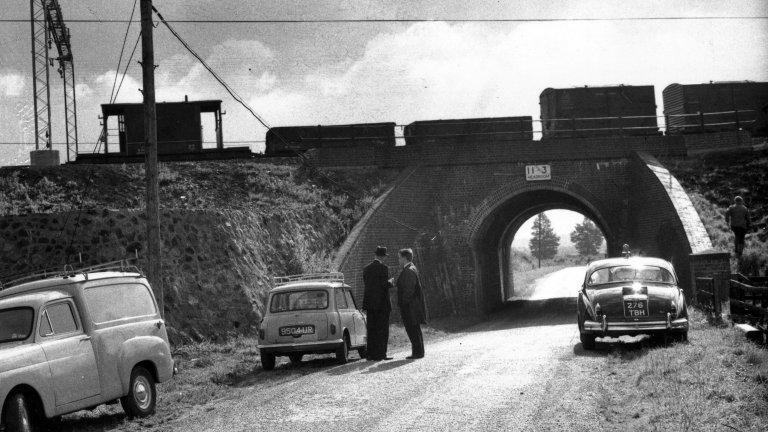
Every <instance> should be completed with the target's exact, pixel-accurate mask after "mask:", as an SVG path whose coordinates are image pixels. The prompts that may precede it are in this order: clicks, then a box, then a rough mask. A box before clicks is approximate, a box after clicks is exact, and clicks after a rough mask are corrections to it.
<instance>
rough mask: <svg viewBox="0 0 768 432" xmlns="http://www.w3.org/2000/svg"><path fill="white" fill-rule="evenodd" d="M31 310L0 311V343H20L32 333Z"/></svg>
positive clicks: (27, 308) (32, 313)
mask: <svg viewBox="0 0 768 432" xmlns="http://www.w3.org/2000/svg"><path fill="white" fill-rule="evenodd" d="M34 316H35V312H34V311H33V310H32V308H29V307H24V308H14V309H2V310H0V343H4V342H15V341H21V340H24V339H26V338H28V337H29V335H30V334H31V333H32V325H33V324H32V318H33V317H34Z"/></svg>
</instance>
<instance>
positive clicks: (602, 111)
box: [539, 85, 659, 138]
mask: <svg viewBox="0 0 768 432" xmlns="http://www.w3.org/2000/svg"><path fill="white" fill-rule="evenodd" d="M539 104H540V105H541V120H542V136H543V138H555V137H557V138H567V137H593V136H608V135H658V134H659V127H658V123H657V121H656V96H655V94H654V90H653V86H625V85H619V86H610V87H587V86H584V87H574V88H564V89H554V88H547V89H545V90H544V91H543V92H541V95H540V97H539Z"/></svg>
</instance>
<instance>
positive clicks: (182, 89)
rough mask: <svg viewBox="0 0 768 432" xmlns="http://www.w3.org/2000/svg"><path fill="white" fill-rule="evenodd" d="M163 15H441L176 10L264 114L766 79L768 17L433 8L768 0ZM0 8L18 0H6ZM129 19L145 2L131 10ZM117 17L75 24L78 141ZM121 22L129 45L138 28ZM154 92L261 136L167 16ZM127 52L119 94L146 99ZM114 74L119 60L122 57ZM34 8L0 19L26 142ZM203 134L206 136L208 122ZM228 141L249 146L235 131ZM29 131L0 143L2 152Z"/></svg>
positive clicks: (571, 6) (410, 113)
mask: <svg viewBox="0 0 768 432" xmlns="http://www.w3.org/2000/svg"><path fill="white" fill-rule="evenodd" d="M60 3H61V6H62V11H63V14H64V17H65V19H74V18H79V19H95V18H110V19H128V17H129V16H130V14H131V9H132V6H133V1H131V0H122V1H119V2H118V1H115V0H60ZM155 5H156V7H157V8H158V9H159V10H160V12H161V13H162V14H163V15H164V16H165V17H166V18H167V19H201V18H205V19H221V20H227V19H318V18H324V19H331V18H340V19H350V18H365V19H435V20H438V21H436V22H397V23H392V22H387V23H370V22H369V23H333V24H329V23H322V24H321V23H312V24H308V23H258V24H253V23H248V24H242V23H241V24H221V23H215V24H214V23H209V24H201V23H195V24H183V23H179V24H174V26H175V28H176V30H177V31H178V32H179V33H180V34H181V35H182V36H183V37H184V38H185V39H186V40H187V41H188V42H189V44H190V45H191V46H192V47H193V48H194V49H195V50H197V51H198V52H199V53H200V54H201V56H202V57H204V58H205V59H207V61H208V62H209V63H210V64H211V65H212V66H213V68H214V69H215V70H217V71H218V72H219V73H220V75H222V76H223V77H224V79H225V80H226V81H227V82H229V83H230V85H231V86H232V87H233V88H234V89H235V90H236V91H237V92H238V93H239V94H241V95H242V96H243V97H244V99H246V100H247V102H248V103H249V104H250V105H251V106H252V107H253V108H254V109H255V111H256V112H258V113H259V114H260V115H261V116H263V117H264V118H265V119H266V120H267V122H268V123H269V124H270V125H272V126H285V125H316V124H339V123H351V122H383V121H393V122H397V123H398V124H406V123H410V122H412V121H415V120H428V119H440V118H443V119H445V118H469V117H493V116H514V115H531V116H533V117H534V118H535V119H537V118H539V104H538V97H539V94H540V93H541V91H542V90H543V89H545V88H547V87H572V86H583V85H604V84H622V83H623V84H628V85H632V84H635V85H646V84H653V85H655V86H656V99H657V101H656V104H657V106H658V114H659V115H661V114H662V106H661V105H662V104H661V91H662V90H663V88H664V87H665V86H666V85H668V84H670V83H675V82H677V83H700V82H708V81H710V80H713V81H726V80H754V81H768V50H766V49H765V47H766V46H768V20H765V19H759V20H664V21H659V20H650V21H649V20H646V21H588V22H584V21H581V22H574V21H557V22H515V23H509V22H507V23H487V22H486V23H480V22H442V21H439V20H446V19H487V18H523V19H532V18H570V19H573V18H627V17H662V16H664V17H693V16H696V17H700V16H708V17H712V16H746V17H750V16H752V17H754V16H768V2H766V1H764V0H751V1H749V0H731V1H728V0H715V1H709V0H698V1H674V0H671V1H667V0H665V1H634V2H628V1H622V2H618V1H605V0H603V1H594V0H585V1H570V0H550V1H547V2H540V1H498V0H494V1H487V0H475V1H472V2H467V1H465V0H461V1H458V0H455V1H453V0H451V1H443V2H426V1H422V2H412V1H405V0H353V1H345V0H333V1H330V0H329V1H310V0H283V1H242V0H240V1H233V0H216V1H213V0H208V1H202V0H198V1H189V0H187V1H181V0H156V1H155ZM0 8H2V9H0V10H3V14H2V18H6V19H8V18H20V19H27V18H28V16H29V11H28V9H27V8H28V6H27V3H25V2H21V1H18V0H0ZM136 18H138V11H137V12H136ZM126 26H127V24H125V23H110V24H101V23H70V25H69V27H70V32H71V35H72V47H73V52H74V58H75V71H76V78H77V92H78V110H79V111H78V119H79V127H80V130H79V133H80V141H81V143H83V149H85V150H87V149H88V146H87V143H93V142H95V141H96V139H97V138H98V135H99V130H100V129H99V128H100V126H99V118H98V116H99V114H100V104H103V103H107V102H108V101H109V97H110V93H111V90H112V87H113V83H114V80H115V76H116V75H118V72H117V63H118V56H119V54H120V49H121V45H122V43H123V36H124V35H125V33H126ZM137 36H138V23H135V24H133V25H132V26H131V27H130V29H129V30H128V37H127V41H128V42H127V46H126V54H125V57H127V56H128V54H130V51H131V49H132V47H133V43H134V42H135V41H136V40H137ZM154 40H155V47H156V53H155V55H156V63H157V65H158V68H157V69H156V82H157V100H158V101H181V100H183V98H184V96H185V95H187V96H188V97H189V98H190V99H193V100H194V99H210V98H213V99H222V100H223V101H224V107H223V108H224V110H225V111H226V115H225V116H224V140H225V142H227V141H243V142H248V143H251V144H252V148H253V149H254V150H256V151H259V150H261V149H262V148H263V144H261V143H259V142H258V141H260V140H263V139H264V133H265V129H264V128H263V127H261V126H260V125H259V123H258V122H257V121H256V119H254V118H253V117H252V116H251V115H250V114H248V112H247V111H246V110H245V109H244V108H243V107H241V106H239V105H238V104H236V103H235V101H234V100H233V99H232V98H231V97H229V96H227V95H226V93H225V92H224V91H223V89H222V88H221V87H220V86H219V85H218V84H217V83H216V82H215V81H214V80H213V79H212V78H211V77H210V76H209V75H208V74H207V72H206V71H205V70H204V69H203V68H202V67H201V66H200V65H199V64H198V63H197V62H196V61H195V60H194V59H193V57H192V56H191V55H190V54H189V53H188V52H186V51H185V50H184V48H183V47H182V46H181V45H180V44H179V43H178V42H177V41H176V40H175V39H174V38H173V36H172V35H171V34H170V33H169V32H168V31H167V29H165V28H163V27H162V26H158V27H157V28H156V29H155V30H154ZM140 51H141V49H140V47H139V49H138V50H137V52H136V57H135V58H134V59H133V61H132V62H131V63H130V66H129V68H128V72H127V75H126V77H125V81H124V83H123V86H122V88H121V90H120V93H119V95H118V98H117V101H118V102H140V101H141V93H140V92H139V89H140V88H141V84H140V80H141V71H140V67H139V65H138V64H137V63H136V61H137V60H138V59H139V57H140ZM120 73H122V67H121V69H120ZM51 77H52V84H51V96H52V106H53V113H52V115H53V119H54V121H53V130H52V136H53V140H54V142H56V143H60V142H63V141H64V126H63V112H62V105H63V98H62V89H61V82H60V80H59V79H58V75H57V74H56V72H55V70H52V71H51ZM31 92H32V79H31V57H30V30H29V24H28V23H7V22H3V23H0V143H15V142H22V143H32V142H33V140H34V132H33V123H32V108H31V105H32V96H31ZM204 136H205V137H207V138H211V137H212V127H211V124H210V122H208V123H205V124H204ZM232 145H242V144H237V143H233V144H232ZM29 150H30V145H29V144H27V145H26V146H21V145H6V144H0V165H3V164H22V163H26V162H27V161H28V152H29Z"/></svg>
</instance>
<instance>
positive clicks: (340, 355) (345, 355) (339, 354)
mask: <svg viewBox="0 0 768 432" xmlns="http://www.w3.org/2000/svg"><path fill="white" fill-rule="evenodd" d="M347 359H349V336H347V335H344V342H342V343H341V345H340V346H339V347H338V348H337V349H336V360H338V361H339V363H341V364H344V363H346V362H347Z"/></svg>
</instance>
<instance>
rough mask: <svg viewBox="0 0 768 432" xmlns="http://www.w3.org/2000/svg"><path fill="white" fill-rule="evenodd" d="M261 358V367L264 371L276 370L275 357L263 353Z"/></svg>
mask: <svg viewBox="0 0 768 432" xmlns="http://www.w3.org/2000/svg"><path fill="white" fill-rule="evenodd" d="M260 356H261V367H262V368H264V370H268V371H270V370H272V369H274V368H275V355H274V354H270V353H265V352H264V351H262V352H261V353H260Z"/></svg>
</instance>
